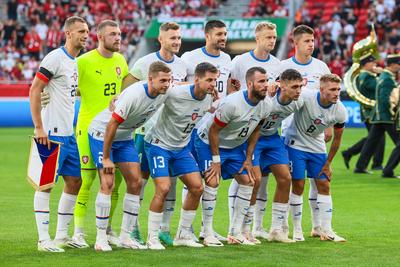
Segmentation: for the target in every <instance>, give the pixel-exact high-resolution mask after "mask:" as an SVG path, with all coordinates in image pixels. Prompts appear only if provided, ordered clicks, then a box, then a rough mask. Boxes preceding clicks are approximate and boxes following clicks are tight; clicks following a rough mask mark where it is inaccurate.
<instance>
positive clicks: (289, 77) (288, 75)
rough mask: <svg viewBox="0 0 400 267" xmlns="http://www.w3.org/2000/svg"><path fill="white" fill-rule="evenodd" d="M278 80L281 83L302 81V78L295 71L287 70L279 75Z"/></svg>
mask: <svg viewBox="0 0 400 267" xmlns="http://www.w3.org/2000/svg"><path fill="white" fill-rule="evenodd" d="M279 80H280V81H281V82H289V81H302V80H303V77H302V76H301V74H300V72H298V71H297V70H295V69H287V70H285V71H284V72H282V73H281V75H280V77H279Z"/></svg>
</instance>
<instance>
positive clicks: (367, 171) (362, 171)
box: [354, 168, 373, 174]
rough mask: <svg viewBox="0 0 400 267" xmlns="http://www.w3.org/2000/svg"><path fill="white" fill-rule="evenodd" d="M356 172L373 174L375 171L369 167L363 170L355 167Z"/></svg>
mask: <svg viewBox="0 0 400 267" xmlns="http://www.w3.org/2000/svg"><path fill="white" fill-rule="evenodd" d="M354 173H363V174H373V172H371V171H369V170H367V169H364V170H361V169H357V168H355V169H354Z"/></svg>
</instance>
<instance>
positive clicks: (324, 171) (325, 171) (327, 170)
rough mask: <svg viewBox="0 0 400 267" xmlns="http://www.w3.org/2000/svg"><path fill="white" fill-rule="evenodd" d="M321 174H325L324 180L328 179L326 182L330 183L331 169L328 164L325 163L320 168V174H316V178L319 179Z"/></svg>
mask: <svg viewBox="0 0 400 267" xmlns="http://www.w3.org/2000/svg"><path fill="white" fill-rule="evenodd" d="M322 174H325V176H326V179H328V181H329V182H330V181H331V177H332V168H331V164H330V163H329V162H326V163H325V165H324V167H322V170H321V172H320V173H319V174H318V177H320V176H321V175H322Z"/></svg>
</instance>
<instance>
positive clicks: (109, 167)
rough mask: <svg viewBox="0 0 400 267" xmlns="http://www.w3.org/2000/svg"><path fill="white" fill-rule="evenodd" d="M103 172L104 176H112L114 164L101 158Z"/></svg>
mask: <svg viewBox="0 0 400 267" xmlns="http://www.w3.org/2000/svg"><path fill="white" fill-rule="evenodd" d="M103 170H104V173H105V174H114V170H115V165H114V162H112V161H111V159H105V158H103Z"/></svg>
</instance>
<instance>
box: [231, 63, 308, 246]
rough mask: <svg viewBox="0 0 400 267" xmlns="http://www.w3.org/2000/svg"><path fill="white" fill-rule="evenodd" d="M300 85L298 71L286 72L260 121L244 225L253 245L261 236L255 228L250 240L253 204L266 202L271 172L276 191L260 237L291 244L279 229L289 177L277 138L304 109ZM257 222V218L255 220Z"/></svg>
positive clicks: (282, 146)
mask: <svg viewBox="0 0 400 267" xmlns="http://www.w3.org/2000/svg"><path fill="white" fill-rule="evenodd" d="M302 85H303V77H302V76H301V74H300V73H299V72H298V71H297V70H294V69H287V70H285V71H284V72H282V74H281V75H280V88H279V89H278V90H277V93H276V95H275V96H274V97H272V99H271V100H272V105H271V111H270V114H269V116H268V117H267V118H265V119H264V120H263V121H262V124H261V128H260V138H259V139H258V142H257V145H256V147H255V150H254V158H253V166H254V174H255V180H256V183H255V186H254V190H253V196H252V201H251V203H250V207H249V210H248V211H247V214H246V217H245V220H244V225H243V235H244V236H245V237H246V238H247V239H249V240H253V241H256V239H255V237H257V236H260V235H259V234H257V233H259V232H260V228H257V227H256V226H255V227H254V228H253V236H251V234H250V224H251V222H252V219H253V218H252V217H253V214H254V207H255V206H256V205H257V204H258V203H256V199H257V201H259V202H261V201H263V200H266V194H267V193H266V192H267V181H268V174H269V173H270V172H272V173H273V174H274V176H275V179H276V191H275V197H274V202H273V203H272V221H271V229H270V232H269V234H268V235H265V236H262V237H263V238H265V239H268V240H269V241H278V242H284V243H292V242H294V241H293V240H291V239H288V238H287V235H286V233H287V231H286V229H283V228H282V226H283V225H284V223H285V221H286V218H287V213H288V211H289V206H288V205H289V203H288V202H289V194H290V182H291V176H290V171H289V156H288V153H287V150H286V148H285V144H284V143H283V141H282V140H281V137H280V136H279V134H278V129H279V128H280V127H281V124H282V121H283V120H284V119H286V118H287V117H288V116H290V115H291V114H292V113H294V112H296V111H298V110H299V109H300V108H301V107H302V106H303V100H302V98H300V93H301V87H302ZM261 177H262V178H263V179H261ZM264 181H265V182H264ZM257 185H259V186H257ZM231 188H232V186H231ZM231 188H230V189H229V190H230V195H232V196H235V195H236V194H237V192H232V190H231ZM236 191H237V190H236ZM264 203H265V202H264ZM263 209H265V204H264V205H263ZM256 219H260V218H257V217H256ZM261 219H262V218H261ZM257 225H260V224H257ZM261 225H262V224H261Z"/></svg>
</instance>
